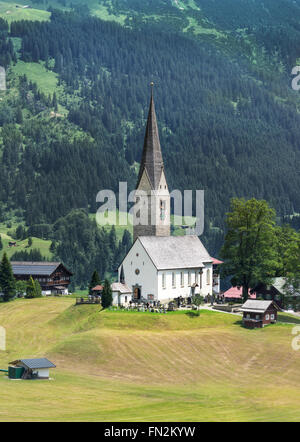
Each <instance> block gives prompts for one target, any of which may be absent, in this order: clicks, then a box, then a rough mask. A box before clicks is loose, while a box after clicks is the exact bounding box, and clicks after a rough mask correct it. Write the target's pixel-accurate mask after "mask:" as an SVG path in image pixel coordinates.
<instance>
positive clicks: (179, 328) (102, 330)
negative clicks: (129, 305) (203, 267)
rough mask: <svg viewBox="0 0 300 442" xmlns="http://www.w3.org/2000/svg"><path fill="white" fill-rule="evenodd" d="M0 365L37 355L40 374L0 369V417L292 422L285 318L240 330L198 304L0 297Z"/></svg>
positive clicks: (295, 391)
mask: <svg viewBox="0 0 300 442" xmlns="http://www.w3.org/2000/svg"><path fill="white" fill-rule="evenodd" d="M0 324H1V325H2V326H4V327H5V328H6V332H7V350H6V351H1V352H0V368H2V369H5V368H6V367H7V365H8V362H9V361H12V360H15V359H17V358H22V357H24V358H25V357H39V356H46V357H48V358H49V359H50V360H52V361H53V362H54V363H55V364H56V365H57V368H56V369H54V370H52V372H51V377H52V380H50V381H10V380H9V379H8V378H7V377H6V376H5V375H4V374H0V389H1V396H0V421H7V420H10V421H19V420H21V421H87V420H88V421H186V422H188V421H215V422H217V421H299V420H300V416H299V402H300V401H299V394H300V382H299V381H300V370H299V369H300V354H299V353H298V352H296V351H294V350H292V347H291V342H292V338H293V337H294V336H293V335H292V327H293V326H292V325H289V324H279V323H278V324H276V325H274V326H269V327H266V328H264V329H261V330H246V329H244V328H243V327H242V326H241V323H240V317H238V316H233V315H229V314H223V313H219V312H211V311H207V310H202V311H201V315H200V316H199V317H198V316H193V315H191V314H187V312H174V313H173V312H171V313H167V314H165V315H160V314H154V313H137V312H116V311H101V308H100V307H99V306H77V307H76V306H74V299H68V298H47V299H44V298H43V299H35V300H17V301H14V302H11V303H8V304H0Z"/></svg>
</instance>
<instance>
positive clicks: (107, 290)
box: [102, 279, 113, 308]
mask: <svg viewBox="0 0 300 442" xmlns="http://www.w3.org/2000/svg"><path fill="white" fill-rule="evenodd" d="M112 301H113V298H112V290H111V286H110V283H109V281H108V280H107V279H106V280H105V281H104V286H103V292H102V307H103V308H108V307H110V306H111V305H112Z"/></svg>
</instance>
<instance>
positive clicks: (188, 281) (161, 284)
mask: <svg viewBox="0 0 300 442" xmlns="http://www.w3.org/2000/svg"><path fill="white" fill-rule="evenodd" d="M202 272H203V273H202V283H201V275H200V269H189V270H187V269H176V270H164V271H163V270H161V271H159V272H158V299H159V300H160V301H163V300H169V299H174V298H177V297H178V296H183V297H184V298H186V297H189V296H191V295H192V288H191V286H192V285H193V284H195V283H196V284H198V287H196V288H195V294H197V293H200V294H201V295H203V296H207V295H211V294H212V265H211V264H206V265H205V267H204V268H203V269H202ZM181 274H182V276H181ZM189 274H190V276H189ZM173 275H174V277H173ZM173 278H174V281H173ZM173 282H175V284H173Z"/></svg>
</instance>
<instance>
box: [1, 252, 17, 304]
mask: <svg viewBox="0 0 300 442" xmlns="http://www.w3.org/2000/svg"><path fill="white" fill-rule="evenodd" d="M0 288H1V292H2V293H3V301H4V302H8V301H10V300H11V299H12V298H13V297H14V296H15V294H16V281H15V278H14V275H13V271H12V267H11V263H10V261H9V259H8V258H7V255H6V253H4V255H3V258H2V261H1V264H0Z"/></svg>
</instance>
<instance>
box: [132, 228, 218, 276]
mask: <svg viewBox="0 0 300 442" xmlns="http://www.w3.org/2000/svg"><path fill="white" fill-rule="evenodd" d="M138 240H139V241H140V242H141V243H142V246H143V247H144V249H145V250H146V252H147V254H148V255H149V257H150V259H151V260H152V262H153V264H154V265H155V267H156V268H157V270H173V269H174V270H175V269H185V268H191V269H193V268H201V267H204V264H203V263H204V262H212V258H211V257H210V255H209V253H208V252H207V250H206V248H205V247H204V245H203V244H202V242H201V241H200V239H199V238H198V236H189V235H185V236H139V238H138Z"/></svg>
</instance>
